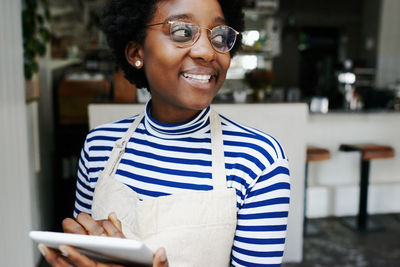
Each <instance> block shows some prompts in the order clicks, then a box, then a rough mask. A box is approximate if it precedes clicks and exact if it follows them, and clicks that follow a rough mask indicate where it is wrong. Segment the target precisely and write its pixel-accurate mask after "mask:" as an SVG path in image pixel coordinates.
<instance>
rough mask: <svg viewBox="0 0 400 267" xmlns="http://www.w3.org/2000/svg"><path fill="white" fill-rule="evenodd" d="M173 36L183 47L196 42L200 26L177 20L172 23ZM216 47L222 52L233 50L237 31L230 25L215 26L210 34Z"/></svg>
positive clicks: (171, 31)
mask: <svg viewBox="0 0 400 267" xmlns="http://www.w3.org/2000/svg"><path fill="white" fill-rule="evenodd" d="M170 34H171V38H172V40H173V41H174V42H177V43H179V44H180V45H179V46H181V47H187V46H190V45H192V44H194V43H195V42H196V41H197V39H198V38H199V36H200V28H199V26H197V25H196V24H194V23H189V22H182V21H175V22H172V23H171V29H170ZM209 39H210V41H211V44H212V46H213V47H214V49H216V50H217V51H220V52H228V51H229V50H231V49H232V48H233V46H234V44H235V41H236V32H235V30H234V29H232V28H231V27H229V26H226V25H220V26H217V27H214V28H213V29H212V30H211V34H209Z"/></svg>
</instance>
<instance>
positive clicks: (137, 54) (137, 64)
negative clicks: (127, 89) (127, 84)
mask: <svg viewBox="0 0 400 267" xmlns="http://www.w3.org/2000/svg"><path fill="white" fill-rule="evenodd" d="M125 58H126V60H127V61H128V63H129V64H130V65H131V66H133V67H134V68H137V69H141V68H142V67H143V63H144V62H143V49H142V46H141V45H139V44H137V43H135V42H129V43H128V44H127V45H126V46H125Z"/></svg>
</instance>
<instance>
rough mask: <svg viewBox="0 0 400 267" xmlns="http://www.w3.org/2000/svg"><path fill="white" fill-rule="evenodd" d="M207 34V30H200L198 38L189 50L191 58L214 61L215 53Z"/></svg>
mask: <svg viewBox="0 0 400 267" xmlns="http://www.w3.org/2000/svg"><path fill="white" fill-rule="evenodd" d="M208 34H209V30H208V29H205V28H202V29H201V30H200V36H199V38H198V40H197V41H196V42H195V43H194V44H193V46H192V47H191V49H190V55H191V57H193V58H199V59H203V60H205V61H212V60H215V58H216V51H215V50H214V48H213V47H212V44H211V41H210V39H209V37H208Z"/></svg>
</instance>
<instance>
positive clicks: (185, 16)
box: [166, 14, 226, 24]
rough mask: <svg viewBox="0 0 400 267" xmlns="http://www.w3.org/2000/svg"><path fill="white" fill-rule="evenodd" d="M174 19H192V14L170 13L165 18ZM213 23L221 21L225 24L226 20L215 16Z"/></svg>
mask: <svg viewBox="0 0 400 267" xmlns="http://www.w3.org/2000/svg"><path fill="white" fill-rule="evenodd" d="M176 19H190V20H193V16H192V15H189V14H177V15H172V16H169V17H168V18H167V19H166V20H176ZM214 23H223V24H225V23H226V21H225V19H224V18H223V17H216V18H215V19H214Z"/></svg>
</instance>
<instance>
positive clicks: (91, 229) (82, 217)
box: [76, 212, 105, 235]
mask: <svg viewBox="0 0 400 267" xmlns="http://www.w3.org/2000/svg"><path fill="white" fill-rule="evenodd" d="M76 221H77V222H78V223H80V224H81V225H82V226H83V227H84V228H85V229H86V231H87V233H88V234H89V235H104V234H105V233H104V230H103V227H102V226H101V225H100V223H98V222H96V221H95V220H94V219H93V218H92V217H91V216H90V215H89V214H87V213H83V212H82V213H79V214H78V216H77V217H76Z"/></svg>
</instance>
